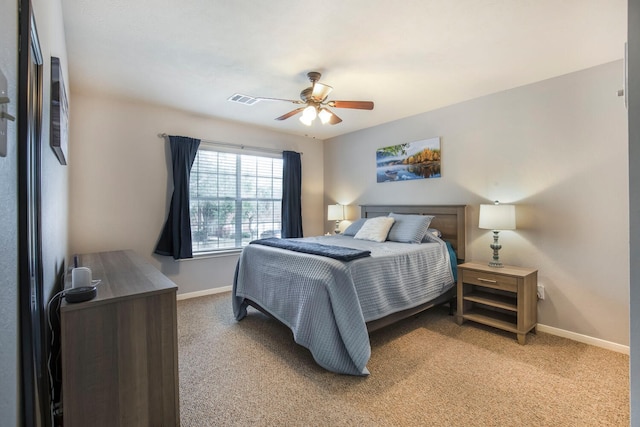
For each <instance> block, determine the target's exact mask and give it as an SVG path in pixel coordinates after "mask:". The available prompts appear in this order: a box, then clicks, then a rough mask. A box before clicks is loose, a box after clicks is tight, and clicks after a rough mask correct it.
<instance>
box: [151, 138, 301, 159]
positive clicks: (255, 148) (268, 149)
mask: <svg viewBox="0 0 640 427" xmlns="http://www.w3.org/2000/svg"><path fill="white" fill-rule="evenodd" d="M167 136H169V135H168V134H166V133H159V134H158V137H160V138H166V137H167ZM200 142H205V143H207V144H212V145H218V146H220V147H231V148H240V149H241V150H244V149H245V148H247V149H249V150H254V151H264V152H265V153H275V154H282V150H277V149H275V148H265V147H254V146H251V145H244V144H232V143H230V142H218V141H211V140H207V139H201V140H200ZM303 154H304V153H300V155H301V156H302V155H303Z"/></svg>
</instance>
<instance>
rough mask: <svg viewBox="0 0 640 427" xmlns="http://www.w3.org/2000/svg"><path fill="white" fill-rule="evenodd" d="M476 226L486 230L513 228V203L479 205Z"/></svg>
mask: <svg viewBox="0 0 640 427" xmlns="http://www.w3.org/2000/svg"><path fill="white" fill-rule="evenodd" d="M478 227H479V228H483V229H486V230H515V229H516V207H515V205H480V220H479V223H478Z"/></svg>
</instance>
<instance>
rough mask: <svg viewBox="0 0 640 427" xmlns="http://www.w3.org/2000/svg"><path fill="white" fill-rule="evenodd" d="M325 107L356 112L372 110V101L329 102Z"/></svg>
mask: <svg viewBox="0 0 640 427" xmlns="http://www.w3.org/2000/svg"><path fill="white" fill-rule="evenodd" d="M327 105H328V106H330V107H335V108H355V109H357V110H373V102H372V101H329V102H328V103H327Z"/></svg>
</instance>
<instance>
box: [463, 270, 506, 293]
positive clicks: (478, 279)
mask: <svg viewBox="0 0 640 427" xmlns="http://www.w3.org/2000/svg"><path fill="white" fill-rule="evenodd" d="M462 281H463V282H464V283H470V284H472V285H479V286H484V287H487V288H493V289H500V290H503V291H509V292H517V291H518V279H517V278H516V277H510V276H503V275H500V274H492V273H485V272H482V271H473V270H463V272H462Z"/></svg>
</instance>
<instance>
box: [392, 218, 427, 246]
mask: <svg viewBox="0 0 640 427" xmlns="http://www.w3.org/2000/svg"><path fill="white" fill-rule="evenodd" d="M389 216H390V217H392V218H393V219H395V222H394V223H393V227H391V230H390V231H389V236H388V237H387V240H391V241H392V242H400V243H420V242H421V241H422V238H423V237H424V235H425V234H427V230H428V229H429V224H431V220H432V219H433V218H434V217H433V216H432V215H402V214H396V213H393V212H392V213H390V214H389Z"/></svg>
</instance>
